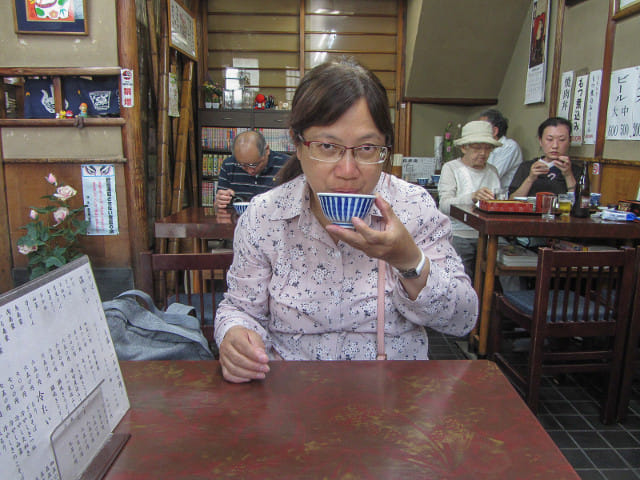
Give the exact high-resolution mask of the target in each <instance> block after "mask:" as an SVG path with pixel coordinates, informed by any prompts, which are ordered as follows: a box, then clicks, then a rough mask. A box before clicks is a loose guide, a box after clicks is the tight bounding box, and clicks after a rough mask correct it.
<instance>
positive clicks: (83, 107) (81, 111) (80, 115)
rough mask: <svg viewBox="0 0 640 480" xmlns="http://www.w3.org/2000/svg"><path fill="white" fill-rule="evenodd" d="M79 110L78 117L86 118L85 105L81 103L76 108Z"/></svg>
mask: <svg viewBox="0 0 640 480" xmlns="http://www.w3.org/2000/svg"><path fill="white" fill-rule="evenodd" d="M78 108H79V109H80V113H78V115H77V116H78V117H86V116H87V104H86V103H84V102H82V103H81V104H80V106H79V107H78Z"/></svg>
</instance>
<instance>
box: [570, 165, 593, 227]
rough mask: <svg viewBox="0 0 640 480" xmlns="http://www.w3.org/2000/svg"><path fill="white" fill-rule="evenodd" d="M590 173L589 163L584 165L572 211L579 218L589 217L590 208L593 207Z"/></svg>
mask: <svg viewBox="0 0 640 480" xmlns="http://www.w3.org/2000/svg"><path fill="white" fill-rule="evenodd" d="M588 179H589V173H588V171H587V162H584V163H583V164H582V173H581V174H580V179H579V180H578V182H577V183H576V190H575V200H574V202H573V207H572V209H571V215H572V216H574V217H579V218H586V217H588V216H589V208H590V207H591V192H590V191H589V180H588Z"/></svg>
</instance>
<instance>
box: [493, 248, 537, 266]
mask: <svg viewBox="0 0 640 480" xmlns="http://www.w3.org/2000/svg"><path fill="white" fill-rule="evenodd" d="M497 260H498V262H499V263H501V264H503V265H504V266H505V267H535V266H537V265H538V254H537V253H536V252H533V251H531V250H529V249H528V248H524V247H523V246H521V245H500V246H499V247H498V257H497Z"/></svg>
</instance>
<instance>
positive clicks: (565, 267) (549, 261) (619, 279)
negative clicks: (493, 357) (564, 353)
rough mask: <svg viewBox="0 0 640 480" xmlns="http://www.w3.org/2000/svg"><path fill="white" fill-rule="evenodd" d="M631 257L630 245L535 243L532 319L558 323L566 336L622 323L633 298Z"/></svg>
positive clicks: (609, 330)
mask: <svg viewBox="0 0 640 480" xmlns="http://www.w3.org/2000/svg"><path fill="white" fill-rule="evenodd" d="M634 257H635V251H634V250H633V249H632V248H622V249H620V250H611V251H595V252H591V251H587V252H572V251H561V250H552V249H550V248H541V249H540V250H539V257H538V269H537V273H536V294H535V303H534V307H533V308H534V311H533V317H534V319H533V321H534V323H536V322H539V326H540V325H544V327H545V328H553V327H554V326H562V328H563V329H566V335H567V336H573V335H585V336H597V335H614V333H615V332H616V329H619V328H625V326H626V325H627V322H628V318H629V313H630V307H631V301H632V298H633V280H634ZM618 320H620V321H618ZM621 323H622V324H623V325H621ZM572 326H575V328H576V331H575V332H572V328H571V327H572ZM623 336H624V335H623Z"/></svg>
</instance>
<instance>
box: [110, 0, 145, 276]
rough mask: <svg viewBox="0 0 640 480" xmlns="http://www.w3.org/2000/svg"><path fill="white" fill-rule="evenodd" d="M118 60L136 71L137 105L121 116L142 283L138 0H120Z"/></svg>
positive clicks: (132, 246)
mask: <svg viewBox="0 0 640 480" xmlns="http://www.w3.org/2000/svg"><path fill="white" fill-rule="evenodd" d="M116 16H117V25H118V60H119V62H120V67H121V68H128V69H131V70H132V71H133V80H134V89H133V95H134V99H133V107H132V108H124V107H123V108H122V109H121V110H120V116H121V117H122V118H123V119H124V120H125V124H124V126H123V127H122V144H123V151H124V156H125V158H126V159H127V163H126V164H125V182H126V187H127V211H128V218H129V225H128V226H129V239H130V240H129V250H130V253H131V265H132V267H133V274H134V280H135V284H136V285H140V284H141V273H142V272H141V269H140V252H142V251H145V250H148V249H149V234H148V228H149V226H148V225H147V218H148V217H147V207H146V205H147V203H146V193H145V190H146V185H147V180H146V175H145V168H144V167H145V161H146V159H145V157H144V149H143V148H142V135H143V133H142V122H141V114H140V70H139V68H138V39H137V35H136V3H135V0H117V3H116Z"/></svg>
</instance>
